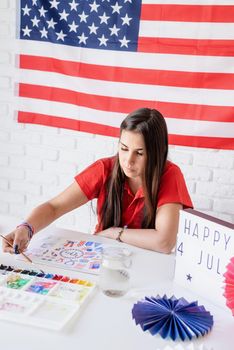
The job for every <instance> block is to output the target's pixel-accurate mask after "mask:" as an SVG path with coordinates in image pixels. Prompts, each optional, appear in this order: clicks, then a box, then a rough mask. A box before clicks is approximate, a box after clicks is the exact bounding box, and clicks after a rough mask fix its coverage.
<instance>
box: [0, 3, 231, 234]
mask: <svg viewBox="0 0 234 350" xmlns="http://www.w3.org/2000/svg"><path fill="white" fill-rule="evenodd" d="M15 4H16V3H15V1H14V0H1V1H0V125H1V128H0V214H4V215H10V216H13V217H16V218H18V219H19V220H21V219H23V218H24V217H25V215H26V214H27V213H28V212H29V211H30V210H31V209H32V207H33V206H35V205H37V204H39V203H41V202H42V201H44V200H47V199H49V198H50V197H51V196H54V195H56V194H57V193H58V192H59V191H61V190H63V189H64V188H65V187H67V186H68V185H69V184H70V183H71V182H72V181H73V177H74V175H75V174H76V173H77V172H79V171H81V170H82V169H83V168H84V167H86V166H87V165H89V164H90V163H91V162H93V161H94V160H96V159H98V158H100V157H104V156H108V155H112V154H113V153H114V152H115V150H116V144H117V140H116V139H114V138H110V137H103V136H95V135H91V134H86V133H78V132H74V131H70V130H59V129H57V128H50V127H44V126H39V125H23V124H18V123H17V122H16V116H15V112H14V104H13V102H14V62H15V57H14V32H15ZM169 156H170V159H171V160H172V161H174V162H175V163H177V164H178V165H179V166H180V167H181V169H182V171H183V173H184V175H185V178H186V181H187V185H188V188H189V191H190V194H191V197H192V200H193V202H194V206H195V208H196V209H197V210H200V211H203V212H206V213H208V214H210V215H213V216H216V217H219V218H222V219H224V220H227V221H230V222H232V223H234V199H233V198H234V152H233V151H217V150H209V149H196V148H187V147H179V146H173V147H170V154H169ZM94 207H95V203H94ZM58 224H59V225H62V226H64V227H68V228H73V229H76V230H80V231H86V232H91V231H92V229H93V227H94V224H95V215H94V213H93V211H92V208H91V204H88V205H86V206H84V207H83V208H80V209H78V210H76V211H75V212H73V213H70V214H67V215H65V216H64V217H63V218H61V219H60V220H58Z"/></svg>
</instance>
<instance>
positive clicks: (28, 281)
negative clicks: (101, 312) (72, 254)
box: [0, 265, 96, 330]
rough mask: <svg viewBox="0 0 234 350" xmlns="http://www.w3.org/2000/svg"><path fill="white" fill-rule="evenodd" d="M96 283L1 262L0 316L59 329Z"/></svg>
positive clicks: (77, 311)
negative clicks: (16, 267)
mask: <svg viewBox="0 0 234 350" xmlns="http://www.w3.org/2000/svg"><path fill="white" fill-rule="evenodd" d="M95 287H96V285H95V283H92V282H90V281H87V280H79V279H74V278H69V277H68V276H62V275H56V274H55V275H54V274H49V273H48V274H45V273H44V274H43V273H42V272H37V271H33V270H32V271H29V270H19V269H15V268H14V267H11V266H4V265H0V320H6V321H13V322H18V323H21V324H26V325H32V326H37V327H43V328H47V329H53V330H61V329H63V328H64V326H66V325H67V323H68V322H69V321H71V320H72V319H73V318H74V317H75V316H76V315H78V313H79V312H80V310H81V307H82V306H83V305H84V304H85V303H86V302H87V300H88V299H89V298H90V296H91V295H92V294H93V292H94V290H95Z"/></svg>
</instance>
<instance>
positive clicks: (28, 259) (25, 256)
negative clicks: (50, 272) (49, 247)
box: [0, 234, 33, 264]
mask: <svg viewBox="0 0 234 350" xmlns="http://www.w3.org/2000/svg"><path fill="white" fill-rule="evenodd" d="M0 236H1V237H2V238H3V239H4V240H5V241H6V242H7V243H8V244H9V246H10V247H12V248H13V249H14V247H13V245H12V244H11V242H10V241H8V239H7V238H6V237H4V236H3V235H2V234H0ZM19 253H20V254H22V255H23V257H24V258H25V259H26V260H27V261H28V262H30V263H31V264H32V263H33V262H32V260H31V259H30V258H29V257H28V256H27V255H26V254H24V253H23V252H19Z"/></svg>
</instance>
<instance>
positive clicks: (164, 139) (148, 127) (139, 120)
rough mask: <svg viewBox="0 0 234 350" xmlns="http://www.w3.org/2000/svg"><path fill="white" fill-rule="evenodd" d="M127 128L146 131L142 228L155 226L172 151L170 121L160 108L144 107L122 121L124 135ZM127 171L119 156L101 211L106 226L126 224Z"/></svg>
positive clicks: (103, 225)
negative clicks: (123, 216)
mask: <svg viewBox="0 0 234 350" xmlns="http://www.w3.org/2000/svg"><path fill="white" fill-rule="evenodd" d="M123 130H126V131H134V132H138V133H140V134H142V136H143V138H144V142H145V147H146V156H147V160H146V167H145V172H144V176H143V192H144V197H145V209H144V217H143V221H142V228H154V227H155V215H156V209H157V197H158V190H159V183H160V179H161V176H162V173H163V170H164V167H165V163H166V160H167V154H168V132H167V125H166V122H165V120H164V118H163V116H162V114H161V113H160V112H159V111H157V110H156V109H149V108H140V109H137V110H136V111H134V112H132V113H130V114H129V115H128V116H127V117H126V118H125V119H124V120H123V121H122V123H121V125H120V136H121V133H122V131H123ZM124 181H125V175H124V173H123V171H122V169H121V167H120V164H119V157H118V155H117V156H116V160H115V164H114V167H113V171H112V174H111V176H110V177H109V179H108V182H107V186H106V188H107V196H106V200H105V202H104V205H103V208H102V213H101V226H102V229H103V230H104V229H106V228H108V227H112V226H114V227H119V226H121V225H122V223H121V217H122V196H123V188H124Z"/></svg>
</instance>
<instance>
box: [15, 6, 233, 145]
mask: <svg viewBox="0 0 234 350" xmlns="http://www.w3.org/2000/svg"><path fill="white" fill-rule="evenodd" d="M19 11H20V21H19V22H20V28H19V31H20V33H19V38H18V40H19V70H20V74H19V89H18V91H19V97H18V121H19V122H22V123H35V124H42V125H49V126H54V127H61V128H67V129H73V130H79V131H83V132H89V133H94V134H101V135H108V136H118V134H119V125H120V123H121V121H122V119H123V118H124V117H125V116H126V115H127V114H128V113H129V112H131V111H133V110H135V109H137V108H139V107H149V108H156V109H158V110H159V111H161V113H162V114H163V115H164V116H165V118H166V122H167V125H168V130H169V142H170V144H175V145H184V146H192V147H206V148H217V149H234V106H233V105H234V57H233V56H234V23H233V22H234V0H213V1H212V0H194V1H192V2H191V1H190V0H170V1H169V0H168V1H167V0H164V1H163V0H161V1H159V0H142V1H139V0H91V1H83V0H70V1H69V0H68V1H64V0H60V1H59V0H51V1H49V0H21V1H20V8H19Z"/></svg>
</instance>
